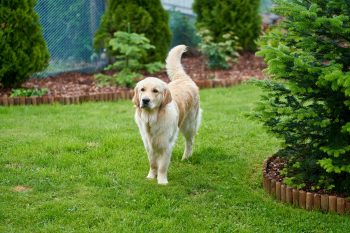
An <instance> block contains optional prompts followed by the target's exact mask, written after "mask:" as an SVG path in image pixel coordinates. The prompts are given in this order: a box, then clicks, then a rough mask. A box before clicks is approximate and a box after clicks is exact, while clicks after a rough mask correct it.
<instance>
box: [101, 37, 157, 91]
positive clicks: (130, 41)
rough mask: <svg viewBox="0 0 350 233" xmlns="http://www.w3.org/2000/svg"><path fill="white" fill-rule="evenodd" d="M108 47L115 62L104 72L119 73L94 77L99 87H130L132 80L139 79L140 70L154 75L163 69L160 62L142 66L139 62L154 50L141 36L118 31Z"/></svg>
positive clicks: (132, 83)
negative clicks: (112, 85)
mask: <svg viewBox="0 0 350 233" xmlns="http://www.w3.org/2000/svg"><path fill="white" fill-rule="evenodd" d="M109 45H110V46H111V49H112V51H113V53H114V54H116V56H115V62H114V63H113V64H111V65H109V66H107V67H106V70H115V69H117V70H119V71H120V72H119V73H117V74H115V75H113V76H108V75H104V74H98V75H96V79H97V80H99V82H100V84H101V85H106V84H119V85H122V86H127V87H131V86H133V85H134V82H135V81H134V80H135V79H136V78H138V77H141V76H142V74H140V73H138V72H139V71H140V70H146V71H148V72H149V73H155V72H157V71H159V70H160V69H162V68H163V64H162V63H161V62H153V63H148V64H142V63H141V61H143V60H144V58H145V56H147V54H148V51H149V50H152V49H155V47H154V46H153V45H151V44H150V41H149V40H148V39H147V38H146V37H145V36H144V35H142V34H137V33H130V32H122V31H118V32H116V33H114V38H113V39H111V40H110V41H109Z"/></svg>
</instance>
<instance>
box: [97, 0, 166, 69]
mask: <svg viewBox="0 0 350 233" xmlns="http://www.w3.org/2000/svg"><path fill="white" fill-rule="evenodd" d="M128 23H130V25H131V31H132V32H135V33H142V34H144V35H145V36H146V37H147V38H148V39H149V40H150V41H151V44H152V45H154V46H155V47H156V49H155V50H152V51H150V54H149V55H148V56H147V62H149V61H163V60H164V59H165V57H166V54H167V52H168V48H169V45H170V39H171V33H170V29H169V26H168V14H167V12H166V11H165V10H164V9H163V7H162V5H161V3H160V0H110V1H109V4H108V6H107V10H106V12H105V14H104V15H103V18H102V21H101V25H100V27H99V29H98V31H97V33H96V34H95V38H94V46H95V48H96V49H101V48H108V51H109V52H110V53H111V50H110V47H109V45H108V43H109V40H110V39H111V38H112V37H113V34H114V33H115V32H117V31H127V27H128Z"/></svg>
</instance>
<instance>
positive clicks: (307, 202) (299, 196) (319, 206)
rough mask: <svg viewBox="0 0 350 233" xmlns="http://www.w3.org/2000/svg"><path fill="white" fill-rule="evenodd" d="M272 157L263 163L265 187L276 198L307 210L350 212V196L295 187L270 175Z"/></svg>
mask: <svg viewBox="0 0 350 233" xmlns="http://www.w3.org/2000/svg"><path fill="white" fill-rule="evenodd" d="M272 158H274V157H270V158H268V159H265V160H264V163H263V188H264V189H265V191H266V192H267V193H268V194H269V195H270V196H272V197H273V198H274V199H276V200H277V201H279V202H282V203H288V204H291V205H293V206H296V207H299V208H303V209H305V210H321V211H324V212H332V213H338V214H350V198H343V197H337V196H331V195H327V194H318V193H313V192H306V191H304V190H298V189H294V188H292V187H289V186H288V185H285V184H283V183H281V182H279V181H276V180H274V179H272V178H270V177H268V174H267V165H268V163H269V161H270V160H271V159H272Z"/></svg>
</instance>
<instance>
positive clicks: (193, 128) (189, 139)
mask: <svg viewBox="0 0 350 233" xmlns="http://www.w3.org/2000/svg"><path fill="white" fill-rule="evenodd" d="M201 114H202V110H201V109H198V110H197V112H196V113H195V114H192V115H191V114H190V115H189V116H188V117H187V119H186V120H185V122H184V124H183V126H182V128H181V132H182V134H183V135H184V137H185V140H186V144H185V151H184V154H183V156H182V160H186V159H188V158H189V157H191V155H192V149H193V143H194V137H195V136H196V133H197V130H198V128H199V125H200V121H201V117H202V116H201Z"/></svg>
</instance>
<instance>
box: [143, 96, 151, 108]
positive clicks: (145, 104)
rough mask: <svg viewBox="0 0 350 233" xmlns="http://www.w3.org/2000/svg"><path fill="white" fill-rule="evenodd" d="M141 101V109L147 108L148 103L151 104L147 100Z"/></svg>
mask: <svg viewBox="0 0 350 233" xmlns="http://www.w3.org/2000/svg"><path fill="white" fill-rule="evenodd" d="M141 101H142V104H141V108H149V103H150V102H151V100H150V99H149V98H143V99H142V100H141Z"/></svg>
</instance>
